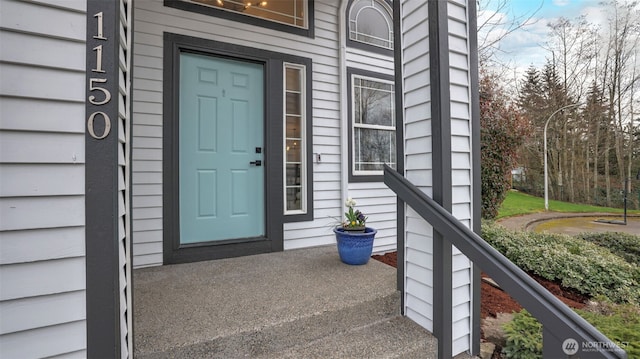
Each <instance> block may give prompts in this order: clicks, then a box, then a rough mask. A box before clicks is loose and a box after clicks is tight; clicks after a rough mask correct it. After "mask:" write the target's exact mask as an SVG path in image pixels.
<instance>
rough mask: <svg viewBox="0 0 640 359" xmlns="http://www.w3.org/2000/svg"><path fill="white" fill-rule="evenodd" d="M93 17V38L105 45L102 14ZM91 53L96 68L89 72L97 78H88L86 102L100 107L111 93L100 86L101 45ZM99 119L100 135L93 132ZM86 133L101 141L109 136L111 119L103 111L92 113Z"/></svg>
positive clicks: (101, 71)
mask: <svg viewBox="0 0 640 359" xmlns="http://www.w3.org/2000/svg"><path fill="white" fill-rule="evenodd" d="M93 17H95V18H97V19H98V21H97V29H96V35H94V36H93V38H94V39H96V40H99V41H104V42H105V43H106V42H107V41H108V40H107V38H106V37H104V33H103V31H104V27H103V24H104V20H103V18H102V17H103V13H102V12H99V13H97V14H95V15H93ZM93 51H94V52H95V54H96V66H95V68H94V69H92V70H91V72H93V73H95V74H96V75H95V76H98V77H91V78H89V92H91V93H93V94H92V95H90V96H89V98H88V100H89V103H91V104H92V105H95V106H102V105H106V104H107V103H109V101H111V92H109V90H107V89H106V88H104V87H101V86H100V84H104V83H106V82H107V79H106V78H103V77H101V76H105V75H106V72H105V70H103V69H102V45H98V46H96V47H94V48H93ZM99 118H102V121H104V130H103V132H102V135H98V134H97V133H96V131H95V122H96V120H98V119H99ZM87 131H89V134H90V135H91V137H93V138H95V139H96V140H102V139H104V138H106V137H107V136H109V132H111V119H110V118H109V115H107V114H106V113H105V112H103V111H94V112H93V113H92V114H91V115H89V118H88V119H87Z"/></svg>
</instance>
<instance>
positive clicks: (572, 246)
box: [482, 223, 640, 304]
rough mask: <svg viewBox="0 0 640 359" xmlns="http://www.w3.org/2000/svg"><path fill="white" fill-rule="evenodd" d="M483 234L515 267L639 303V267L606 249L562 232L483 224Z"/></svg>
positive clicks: (618, 300) (593, 293)
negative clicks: (543, 231) (534, 230)
mask: <svg viewBox="0 0 640 359" xmlns="http://www.w3.org/2000/svg"><path fill="white" fill-rule="evenodd" d="M482 237H483V238H484V239H485V240H486V241H487V242H489V243H490V244H491V245H492V246H493V247H494V248H496V249H497V250H498V251H500V252H501V253H502V254H504V255H505V256H506V257H507V258H509V259H510V260H511V261H512V262H514V263H515V264H516V265H517V266H518V267H520V268H522V269H523V270H525V271H528V272H532V273H535V274H537V275H540V276H542V277H544V278H546V279H549V280H554V281H559V282H560V283H561V284H562V285H563V286H564V287H566V288H573V289H576V290H578V291H579V292H581V293H583V294H585V295H589V296H593V297H596V296H604V297H607V298H609V299H610V300H611V301H613V302H615V303H634V304H638V303H640V267H638V266H637V265H635V264H631V263H628V262H626V261H625V260H624V259H622V258H621V257H619V256H617V255H615V254H613V253H611V252H610V251H609V250H607V249H606V248H603V247H600V246H598V245H596V244H594V243H591V242H588V241H584V240H582V239H579V238H575V237H571V236H568V235H561V234H547V233H535V232H529V231H518V232H516V231H511V230H508V229H506V228H504V227H502V226H500V225H498V224H495V223H483V225H482Z"/></svg>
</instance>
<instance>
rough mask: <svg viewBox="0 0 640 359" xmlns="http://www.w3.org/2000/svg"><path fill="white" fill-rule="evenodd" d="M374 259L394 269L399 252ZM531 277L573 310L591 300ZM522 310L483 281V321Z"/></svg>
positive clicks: (553, 283) (503, 294)
mask: <svg viewBox="0 0 640 359" xmlns="http://www.w3.org/2000/svg"><path fill="white" fill-rule="evenodd" d="M372 258H373V259H375V260H378V261H380V262H382V263H385V264H388V265H390V266H392V267H394V268H397V260H398V253H397V252H390V253H386V254H383V255H373V256H372ZM529 275H530V276H531V277H532V278H533V279H535V280H536V281H537V282H538V283H540V284H541V285H542V286H543V287H545V288H547V290H549V291H550V292H551V293H552V294H554V295H555V296H556V297H557V298H558V299H560V300H561V301H563V302H564V303H565V304H567V305H568V306H569V307H571V308H577V309H581V308H584V307H585V305H586V303H587V301H588V299H589V298H588V297H586V296H584V295H581V294H579V293H577V292H576V291H574V290H570V289H566V288H563V287H562V286H561V285H559V284H558V283H556V282H553V281H549V280H546V279H543V278H541V277H539V276H536V275H534V274H529ZM482 277H483V278H485V277H487V275H486V274H485V273H482ZM520 309H522V307H521V306H520V304H518V302H516V301H515V300H514V299H513V298H511V296H510V295H509V294H507V293H506V292H504V291H502V290H501V289H499V288H497V287H495V286H494V285H492V284H489V283H487V282H486V281H485V280H483V281H482V286H481V291H480V315H481V318H482V319H483V320H484V319H487V318H496V317H497V316H498V313H512V312H518V311H520ZM482 337H483V339H484V333H482ZM496 344H498V343H496ZM499 351H500V348H499V347H498V348H496V353H494V356H493V357H494V358H499V357H500V356H499V354H498V353H499Z"/></svg>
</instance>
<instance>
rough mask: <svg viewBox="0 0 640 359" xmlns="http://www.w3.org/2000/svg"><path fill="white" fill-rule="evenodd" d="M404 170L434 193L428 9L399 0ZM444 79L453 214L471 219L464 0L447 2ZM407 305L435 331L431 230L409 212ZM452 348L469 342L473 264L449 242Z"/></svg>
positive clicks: (461, 348)
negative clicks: (446, 78) (446, 83)
mask: <svg viewBox="0 0 640 359" xmlns="http://www.w3.org/2000/svg"><path fill="white" fill-rule="evenodd" d="M401 8H402V11H401V12H402V40H403V44H404V49H403V51H402V54H403V63H402V69H403V85H404V94H403V98H404V106H405V107H404V109H403V111H404V115H405V126H404V131H405V175H406V177H407V178H408V179H409V180H410V181H411V182H413V183H414V184H416V185H417V186H418V187H420V188H421V189H422V190H423V191H424V192H425V193H426V194H427V195H432V191H433V188H432V187H431V186H432V179H431V178H432V158H431V156H432V152H431V146H432V141H431V139H430V137H431V123H430V117H431V113H430V106H431V104H430V102H429V99H430V87H429V86H430V84H429V78H430V77H429V55H428V50H429V44H428V36H429V34H428V23H427V21H428V7H427V3H426V2H422V1H419V0H404V1H402V6H401ZM447 12H448V29H449V34H448V35H449V48H450V52H449V61H450V69H449V78H450V81H451V84H450V96H451V108H450V111H451V117H452V118H451V131H452V137H451V147H452V153H451V154H450V155H451V163H452V172H451V181H452V189H451V191H452V193H451V195H452V199H453V203H452V213H453V215H454V216H455V217H456V218H458V219H460V220H461V221H462V222H463V223H465V224H467V225H468V224H470V223H471V220H472V206H471V198H472V195H471V194H472V180H471V176H472V168H471V155H472V153H471V123H470V119H471V115H470V114H471V107H470V82H471V81H470V73H469V69H470V65H469V56H468V55H469V45H468V31H469V29H468V26H467V24H468V20H467V9H466V2H465V1H448V2H447ZM405 232H406V233H405V255H406V259H407V263H406V264H405V265H406V267H405V275H406V278H405V288H406V294H405V295H406V297H405V305H406V307H407V308H405V310H406V313H407V315H408V316H409V317H411V318H412V319H413V320H415V321H416V322H418V323H419V324H421V325H423V326H424V327H425V328H427V329H429V330H433V323H432V320H433V310H434V309H433V308H432V303H433V293H432V289H433V288H432V285H433V284H432V283H433V277H432V276H433V260H432V239H433V238H432V229H431V228H430V226H429V225H428V224H427V223H426V222H425V221H423V220H422V219H421V218H419V216H417V214H416V213H415V212H414V211H413V210H412V209H408V210H407V211H406V216H405ZM452 261H453V263H452V264H453V268H452V271H453V272H452V276H453V283H452V284H453V293H452V298H453V303H452V306H453V307H452V309H453V313H452V314H453V323H452V324H453V343H452V346H453V354H454V355H456V354H459V353H462V352H464V351H467V350H469V348H470V335H471V332H470V329H471V324H470V323H471V293H472V289H471V263H470V262H469V260H468V259H467V258H466V257H465V256H464V255H462V254H461V253H460V252H459V251H458V250H457V249H456V248H455V247H454V248H453V257H452Z"/></svg>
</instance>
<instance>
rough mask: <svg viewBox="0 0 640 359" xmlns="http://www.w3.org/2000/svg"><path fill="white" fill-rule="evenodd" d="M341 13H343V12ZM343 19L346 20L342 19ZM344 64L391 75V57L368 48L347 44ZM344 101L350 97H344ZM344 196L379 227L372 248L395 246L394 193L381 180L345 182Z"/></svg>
mask: <svg viewBox="0 0 640 359" xmlns="http://www.w3.org/2000/svg"><path fill="white" fill-rule="evenodd" d="M345 11H347V10H345ZM342 16H345V14H344V12H343V14H342ZM342 21H343V22H345V21H346V20H344V19H343V20H342ZM344 57H345V59H346V66H347V67H350V68H357V69H361V70H366V71H371V72H374V73H377V74H382V75H390V76H393V75H394V67H393V58H392V57H391V56H385V55H381V54H377V53H374V52H370V51H363V50H361V49H357V48H354V47H350V46H346V50H345V55H344ZM344 82H345V84H344V87H343V93H345V94H346V93H347V88H346V86H347V84H346V82H347V81H344ZM344 100H345V101H349V100H350V99H348V98H346V97H345V99H344ZM344 119H345V122H346V123H345V124H344V127H343V131H342V135H343V136H345V139H346V140H347V141H348V140H349V139H348V137H349V136H351V124H350V123H349V122H348V119H349V115H348V114H345V116H344ZM349 156H351V153H349V151H343V153H342V163H343V164H344V165H343V167H342V170H343V171H344V180H345V181H348V179H347V178H348V174H349V171H351V169H350V168H349ZM347 194H348V195H347V196H348V197H351V198H354V199H356V201H357V203H358V206H357V207H358V209H360V210H361V211H362V212H363V213H365V214H366V215H367V217H368V219H367V225H368V226H371V227H375V228H376V229H377V230H378V233H377V234H376V238H375V242H374V251H376V252H388V251H393V250H395V249H396V243H397V241H396V239H397V231H396V227H397V212H396V195H395V193H393V191H391V190H390V189H389V188H387V186H386V185H385V184H384V183H383V182H382V181H379V182H349V183H348V185H347Z"/></svg>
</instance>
